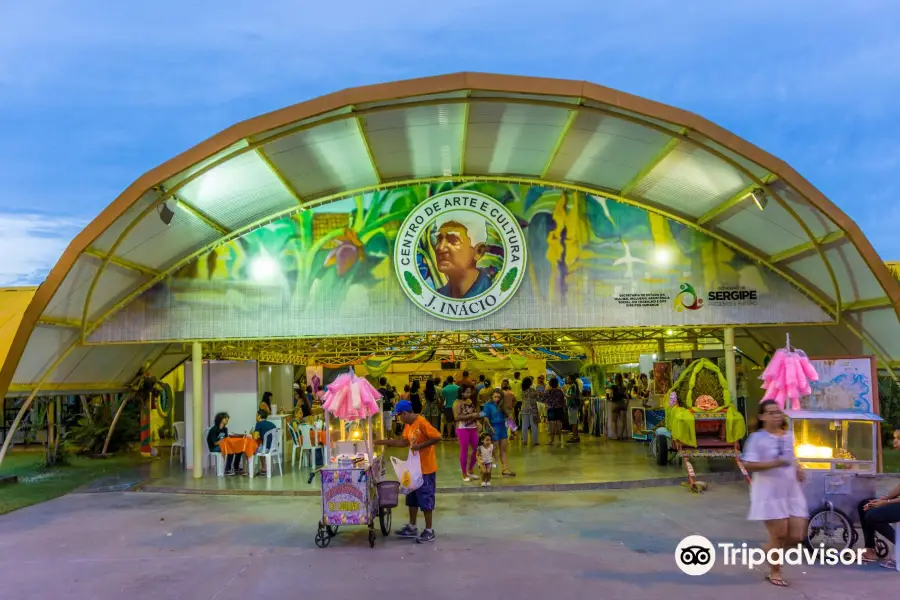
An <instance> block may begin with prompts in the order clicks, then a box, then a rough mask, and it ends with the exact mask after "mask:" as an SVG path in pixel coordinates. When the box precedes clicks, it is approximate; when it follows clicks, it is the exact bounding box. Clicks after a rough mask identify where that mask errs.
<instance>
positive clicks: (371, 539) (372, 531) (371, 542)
mask: <svg viewBox="0 0 900 600" xmlns="http://www.w3.org/2000/svg"><path fill="white" fill-rule="evenodd" d="M374 547H375V527H374V526H373V527H372V528H371V529H369V548H374Z"/></svg>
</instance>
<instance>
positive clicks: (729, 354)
mask: <svg viewBox="0 0 900 600" xmlns="http://www.w3.org/2000/svg"><path fill="white" fill-rule="evenodd" d="M724 346H725V381H727V382H728V392H729V393H730V394H731V400H732V402H733V401H735V399H736V398H737V367H736V366H735V360H734V327H726V328H725V342H724Z"/></svg>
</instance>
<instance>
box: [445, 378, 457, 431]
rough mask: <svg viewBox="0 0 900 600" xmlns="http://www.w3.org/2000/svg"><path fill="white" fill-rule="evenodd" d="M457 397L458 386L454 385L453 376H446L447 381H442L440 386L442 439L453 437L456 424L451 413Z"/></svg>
mask: <svg viewBox="0 0 900 600" xmlns="http://www.w3.org/2000/svg"><path fill="white" fill-rule="evenodd" d="M458 398H459V386H458V385H456V382H455V381H453V377H447V381H445V382H444V387H443V388H441V400H442V404H443V407H444V430H445V431H442V433H443V434H444V439H445V440H449V439H453V435H454V426H455V425H456V418H455V417H454V415H453V405H454V404H455V403H456V400H457V399H458Z"/></svg>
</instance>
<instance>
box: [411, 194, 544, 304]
mask: <svg viewBox="0 0 900 600" xmlns="http://www.w3.org/2000/svg"><path fill="white" fill-rule="evenodd" d="M527 254H528V251H527V249H526V247H525V236H524V235H523V234H522V228H521V227H519V222H518V220H517V219H516V218H515V217H514V216H513V214H512V213H511V212H509V210H508V209H507V208H506V207H505V206H503V204H501V203H500V202H498V201H496V200H494V199H493V198H491V197H490V196H486V195H484V194H481V193H479V192H473V191H469V190H459V191H453V192H445V193H442V194H438V195H436V196H432V197H431V198H428V199H427V200H425V201H423V202H422V203H421V204H419V205H418V206H416V207H415V208H414V209H413V210H412V212H410V213H409V215H408V216H407V217H406V219H405V220H404V221H403V224H402V225H401V226H400V230H399V231H398V232H397V238H396V241H395V243H394V271H395V272H396V273H397V278H398V279H399V280H400V285H401V286H402V287H403V291H404V292H406V295H407V296H409V299H410V300H412V301H413V303H415V304H416V305H417V306H419V307H420V308H422V309H423V310H425V311H426V312H428V313H430V314H432V315H434V316H436V317H438V318H441V319H447V320H450V321H470V320H472V319H480V318H481V317H484V316H487V315H489V314H491V313H493V312H496V311H497V310H499V309H500V307H501V306H503V305H504V304H506V302H507V301H508V300H509V299H510V298H512V296H513V295H514V294H515V293H516V290H518V289H519V284H520V283H522V279H523V278H524V276H525V264H526V261H527Z"/></svg>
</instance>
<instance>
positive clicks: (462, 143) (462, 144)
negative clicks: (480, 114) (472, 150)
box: [459, 92, 472, 176]
mask: <svg viewBox="0 0 900 600" xmlns="http://www.w3.org/2000/svg"><path fill="white" fill-rule="evenodd" d="M471 95H472V92H466V103H465V104H463V118H462V134H461V135H460V138H459V174H460V176H462V175H465V173H466V144H467V143H468V138H469V108H470V107H471V106H472V104H471Z"/></svg>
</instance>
